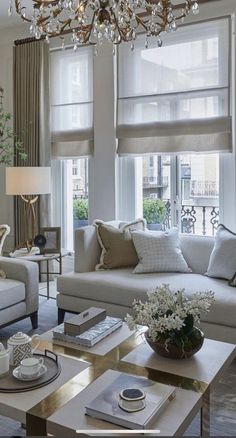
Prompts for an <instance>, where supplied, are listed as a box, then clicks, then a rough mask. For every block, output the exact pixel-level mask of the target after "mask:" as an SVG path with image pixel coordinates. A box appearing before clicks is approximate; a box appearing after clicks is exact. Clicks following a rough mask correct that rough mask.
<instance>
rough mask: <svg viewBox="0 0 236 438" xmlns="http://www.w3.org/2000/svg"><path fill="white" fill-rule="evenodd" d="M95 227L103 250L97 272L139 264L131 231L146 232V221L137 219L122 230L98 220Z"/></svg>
mask: <svg viewBox="0 0 236 438" xmlns="http://www.w3.org/2000/svg"><path fill="white" fill-rule="evenodd" d="M94 225H95V226H96V228H97V237H98V241H99V243H100V245H101V248H102V253H101V257H100V263H99V264H98V265H97V266H96V268H95V269H96V271H98V270H101V269H114V268H123V267H128V266H135V265H136V264H137V263H138V257H137V253H136V251H135V247H134V244H133V240H132V237H131V231H134V230H145V227H146V222H145V220H144V219H137V220H136V221H135V222H131V223H128V224H125V225H123V226H122V227H121V228H115V227H113V226H112V225H109V224H106V223H105V222H102V221H99V220H96V221H95V222H94Z"/></svg>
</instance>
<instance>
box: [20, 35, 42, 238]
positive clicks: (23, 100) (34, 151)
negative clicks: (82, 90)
mask: <svg viewBox="0 0 236 438" xmlns="http://www.w3.org/2000/svg"><path fill="white" fill-rule="evenodd" d="M13 50H14V71H13V75H14V129H15V133H16V136H17V137H18V138H19V139H20V140H21V141H22V142H23V146H24V150H25V152H26V153H27V155H28V158H27V160H26V161H22V160H21V159H20V158H19V157H18V156H16V158H15V162H14V165H15V166H40V165H41V166H48V165H50V162H51V146H50V130H49V48H48V45H47V44H46V43H45V42H44V41H34V42H30V43H25V44H19V45H16V46H15V47H14V48H13ZM35 206H36V225H37V228H38V229H39V226H40V225H41V226H43V225H45V224H47V225H50V202H49V196H48V195H44V196H42V197H41V199H40V202H37V203H36V205H35ZM14 213H15V214H14V217H15V244H16V245H19V244H21V243H23V242H25V241H26V240H27V238H28V237H29V235H28V229H27V223H26V220H25V218H26V205H25V203H24V202H23V201H22V200H21V199H20V197H18V196H16V197H15V203H14Z"/></svg>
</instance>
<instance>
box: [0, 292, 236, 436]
mask: <svg viewBox="0 0 236 438" xmlns="http://www.w3.org/2000/svg"><path fill="white" fill-rule="evenodd" d="M68 317H70V315H67V318H68ZM55 325H57V307H56V301H55V300H54V299H50V300H46V299H45V298H44V297H40V304H39V327H38V329H37V330H32V329H31V324H30V320H29V319H25V320H23V321H20V322H18V323H16V324H13V325H11V326H9V327H6V328H4V329H2V330H0V342H4V343H5V342H6V340H7V339H8V338H9V337H10V336H11V335H12V334H14V333H16V332H17V331H22V332H24V333H28V334H29V335H32V334H34V333H39V334H40V333H44V332H45V331H47V330H50V329H51V328H52V327H54V326H55ZM209 366H210V364H209ZM199 424H200V416H199V415H198V416H197V417H196V418H195V419H194V421H193V422H192V424H191V425H190V427H189V429H188V430H187V432H186V434H185V435H187V436H199V435H200V426H199ZM235 432H236V361H234V362H233V363H232V364H231V366H230V367H229V368H228V370H227V372H226V374H225V376H224V378H223V379H222V380H221V381H220V382H219V383H218V384H217V385H216V387H215V389H214V391H213V392H212V396H211V436H235ZM25 435H26V433H25V430H24V429H23V428H21V425H20V424H19V423H17V422H15V421H12V420H10V419H8V418H6V417H1V416H0V436H25Z"/></svg>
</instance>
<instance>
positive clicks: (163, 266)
mask: <svg viewBox="0 0 236 438" xmlns="http://www.w3.org/2000/svg"><path fill="white" fill-rule="evenodd" d="M132 237H133V241H134V246H135V248H136V251H137V254H138V258H139V263H138V265H137V266H136V267H135V269H134V273H135V274H142V273H145V272H189V270H190V269H189V268H188V265H187V263H186V261H185V260H184V257H183V254H182V252H181V249H180V242H179V232H178V229H177V228H171V229H170V230H167V231H153V232H143V231H134V232H132Z"/></svg>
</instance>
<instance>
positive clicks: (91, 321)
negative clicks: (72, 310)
mask: <svg viewBox="0 0 236 438" xmlns="http://www.w3.org/2000/svg"><path fill="white" fill-rule="evenodd" d="M106 316H107V312H106V310H105V309H100V308H99V307H90V308H89V309H87V310H85V311H84V312H81V313H80V314H79V315H76V316H73V318H71V319H69V321H65V322H64V332H65V333H67V334H68V335H80V334H82V333H84V332H85V331H86V330H88V329H90V328H91V327H93V326H94V325H95V324H97V323H98V322H100V321H103V320H104V319H105V318H106Z"/></svg>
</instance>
